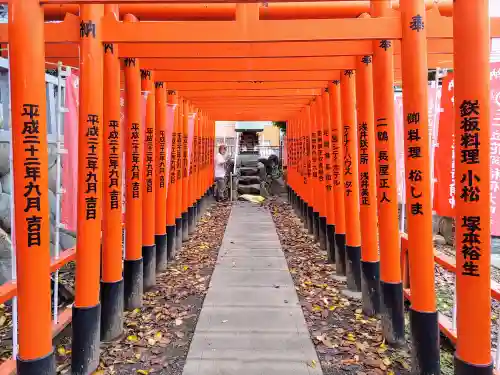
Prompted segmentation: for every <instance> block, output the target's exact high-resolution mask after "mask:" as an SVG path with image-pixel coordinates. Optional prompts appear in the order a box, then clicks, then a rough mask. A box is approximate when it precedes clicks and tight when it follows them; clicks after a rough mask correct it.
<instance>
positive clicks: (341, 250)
mask: <svg viewBox="0 0 500 375" xmlns="http://www.w3.org/2000/svg"><path fill="white" fill-rule="evenodd" d="M335 273H336V274H337V275H338V276H345V274H346V253H345V234H344V233H335Z"/></svg>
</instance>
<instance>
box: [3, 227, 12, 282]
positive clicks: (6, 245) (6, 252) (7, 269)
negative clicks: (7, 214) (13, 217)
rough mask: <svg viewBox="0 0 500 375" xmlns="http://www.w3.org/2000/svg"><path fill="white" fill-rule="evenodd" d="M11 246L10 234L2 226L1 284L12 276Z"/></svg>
mask: <svg viewBox="0 0 500 375" xmlns="http://www.w3.org/2000/svg"><path fill="white" fill-rule="evenodd" d="M11 248H12V242H11V240H10V236H9V235H8V234H7V233H6V232H5V231H4V230H3V229H2V228H0V284H3V283H5V282H6V281H9V280H10V279H11V278H12V264H11V257H12V254H11Z"/></svg>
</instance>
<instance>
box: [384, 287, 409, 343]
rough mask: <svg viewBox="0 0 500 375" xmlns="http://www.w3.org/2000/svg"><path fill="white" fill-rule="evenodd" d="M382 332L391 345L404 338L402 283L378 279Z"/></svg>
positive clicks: (400, 341)
mask: <svg viewBox="0 0 500 375" xmlns="http://www.w3.org/2000/svg"><path fill="white" fill-rule="evenodd" d="M380 294H381V305H380V313H381V318H382V333H383V334H384V337H385V339H386V341H387V342H388V343H389V344H391V345H396V346H397V345H402V344H403V343H404V340H405V317H404V301H403V298H404V297H403V284H402V283H386V282H384V281H382V280H380Z"/></svg>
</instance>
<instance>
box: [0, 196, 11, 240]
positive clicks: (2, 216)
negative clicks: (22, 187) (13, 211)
mask: <svg viewBox="0 0 500 375" xmlns="http://www.w3.org/2000/svg"><path fill="white" fill-rule="evenodd" d="M0 226H1V227H2V229H4V230H6V231H8V232H10V229H11V217H10V195H9V194H6V193H0Z"/></svg>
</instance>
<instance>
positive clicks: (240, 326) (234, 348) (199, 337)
mask: <svg viewBox="0 0 500 375" xmlns="http://www.w3.org/2000/svg"><path fill="white" fill-rule="evenodd" d="M313 361H315V362H314V363H315V364H313V365H311V364H312V363H313ZM313 367H314V368H313ZM216 374H217V375H236V374H238V375H322V371H321V368H320V365H319V361H318V358H317V355H316V352H315V350H314V346H313V344H312V342H311V339H310V336H309V332H308V330H307V326H306V323H305V320H304V316H303V314H302V309H301V308H300V305H299V301H298V298H297V294H296V292H295V287H294V285H293V281H292V278H291V276H290V273H289V271H288V267H287V263H286V260H285V257H284V255H283V252H282V250H281V246H280V243H279V239H278V235H277V234H276V229H275V226H274V223H273V220H272V218H271V215H270V213H269V212H268V211H267V210H266V209H264V208H260V207H258V206H256V205H254V204H250V203H246V202H238V203H235V205H234V206H233V209H232V212H231V216H230V218H229V222H228V226H227V228H226V233H225V236H224V240H223V242H222V246H221V248H220V250H219V258H218V261H217V266H216V267H215V270H214V273H213V276H212V281H211V283H210V288H209V290H208V294H207V296H206V298H205V302H204V304H203V309H202V311H201V315H200V319H199V320H198V324H197V326H196V331H195V335H194V338H193V342H192V343H191V347H190V349H189V353H188V357H187V362H186V365H185V367H184V372H183V375H216Z"/></svg>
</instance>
